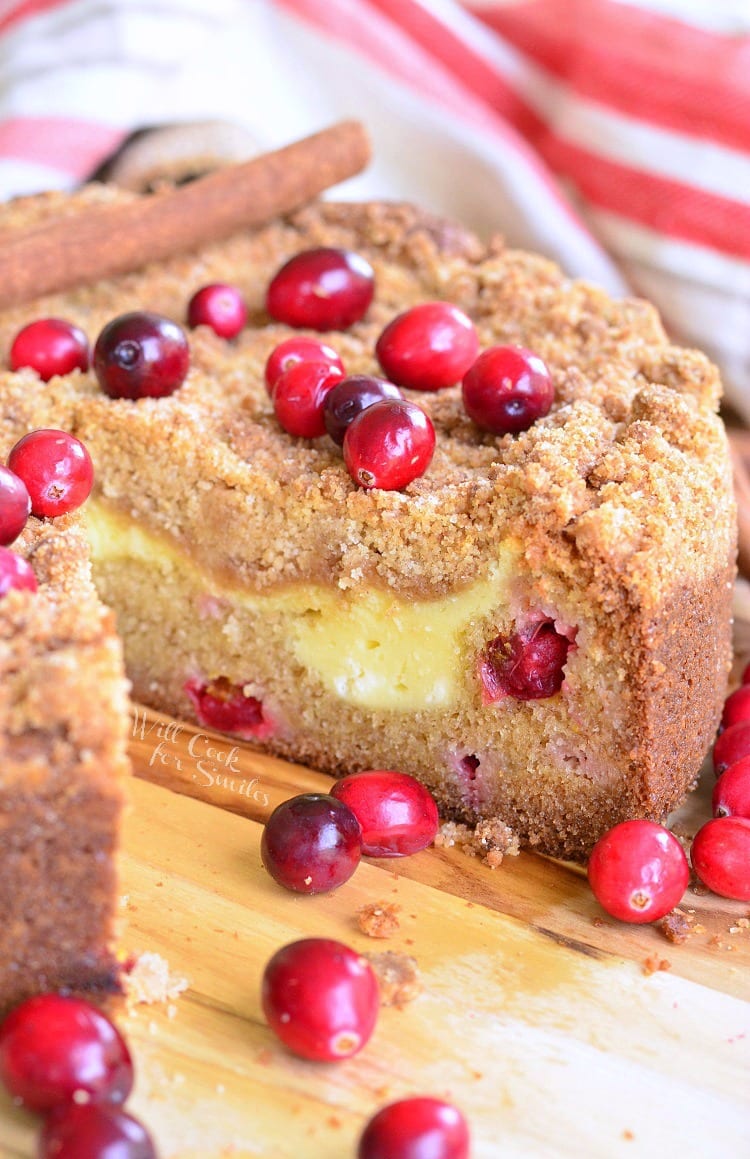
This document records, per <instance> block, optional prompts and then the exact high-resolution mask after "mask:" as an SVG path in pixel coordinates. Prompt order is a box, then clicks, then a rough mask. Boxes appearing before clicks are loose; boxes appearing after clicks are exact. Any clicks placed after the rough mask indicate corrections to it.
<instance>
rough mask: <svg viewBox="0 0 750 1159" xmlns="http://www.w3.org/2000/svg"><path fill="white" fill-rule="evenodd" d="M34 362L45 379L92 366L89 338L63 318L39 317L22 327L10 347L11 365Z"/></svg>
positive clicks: (16, 367) (45, 380)
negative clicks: (90, 364)
mask: <svg viewBox="0 0 750 1159" xmlns="http://www.w3.org/2000/svg"><path fill="white" fill-rule="evenodd" d="M23 366H30V367H31V368H32V369H33V370H35V371H36V372H37V374H38V375H39V377H40V378H41V379H42V381H43V382H49V380H50V379H51V378H54V376H55V375H56V374H70V372H71V371H72V370H88V368H89V340H88V338H87V337H86V335H85V334H84V332H83V330H80V329H79V328H78V326H74V325H73V323H72V322H66V321H65V320H64V319H63V318H39V319H38V320H37V321H36V322H29V324H28V326H24V328H23V329H22V330H19V331H18V333H17V334H16V336H15V338H14V339H13V345H12V346H11V348H10V368H11V370H20V369H21V367H23Z"/></svg>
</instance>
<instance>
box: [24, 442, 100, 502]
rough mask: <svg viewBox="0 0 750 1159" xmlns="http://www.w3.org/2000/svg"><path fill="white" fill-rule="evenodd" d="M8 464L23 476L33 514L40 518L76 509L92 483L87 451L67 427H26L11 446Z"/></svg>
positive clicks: (88, 493)
mask: <svg viewBox="0 0 750 1159" xmlns="http://www.w3.org/2000/svg"><path fill="white" fill-rule="evenodd" d="M8 466H9V468H10V470H11V471H13V472H14V473H15V474H16V475H18V477H19V478H20V479H23V482H24V483H25V485H26V490H27V491H28V493H29V497H30V499H31V511H32V514H33V515H38V516H39V517H40V518H48V519H51V518H54V517H55V516H57V515H67V513H68V512H69V511H75V510H76V508H77V507H80V506H81V504H82V503H85V502H86V500H87V499H88V497H89V495H90V494H91V488H92V487H93V485H94V465H93V463H92V462H91V456H90V454H89V453H88V451H87V450H86V447H85V446H84V445H83V443H82V442H81V440H80V439H77V438H75V436H74V435H69V434H68V433H67V432H66V431H56V430H46V429H42V430H38V431H29V433H28V434H27V435H24V436H23V438H22V439H19V440H18V442H17V443H16V444H15V446H14V447H12V449H11V452H10V454H9V455H8Z"/></svg>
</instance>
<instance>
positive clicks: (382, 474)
mask: <svg viewBox="0 0 750 1159" xmlns="http://www.w3.org/2000/svg"><path fill="white" fill-rule="evenodd" d="M434 451H435V428H434V427H433V425H432V421H431V419H430V418H429V416H428V415H426V414H425V412H424V411H423V410H422V408H421V407H418V406H417V405H416V403H413V402H407V401H406V399H390V398H386V399H383V401H382V402H376V403H374V404H373V405H372V406H368V407H367V408H366V410H363V411H361V412H360V413H359V414H358V415H357V417H356V418H355V419H353V421H352V422H351V423H350V424H349V427H348V428H347V431H346V434H345V435H344V462H345V463H346V469H347V471H348V472H349V474H350V475H351V477H352V479H353V480H354V482H355V483H359V485H360V486H361V487H380V488H382V489H383V490H384V491H399V490H400V489H401V488H402V487H406V486H407V484H409V483H411V482H412V480H413V479H418V478H419V476H420V475H424V473H425V471H426V470H427V468H428V467H429V465H430V463H431V462H432V456H433V453H434Z"/></svg>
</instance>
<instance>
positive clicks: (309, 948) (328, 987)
mask: <svg viewBox="0 0 750 1159" xmlns="http://www.w3.org/2000/svg"><path fill="white" fill-rule="evenodd" d="M262 1002H263V1012H264V1014H265V1016H266V1018H267V1019H268V1025H269V1026H270V1027H271V1029H272V1030H273V1031H274V1032H275V1033H276V1034H277V1035H278V1037H279V1038H280V1039H281V1041H282V1042H283V1043H284V1045H285V1046H287V1047H288V1048H289V1050H291V1051H293V1052H294V1053H295V1054H298V1055H301V1057H302V1058H309V1059H314V1060H316V1061H319V1062H335V1061H336V1060H338V1059H342V1058H351V1056H352V1055H353V1054H356V1053H357V1051H359V1050H361V1049H362V1047H363V1046H365V1044H366V1043H367V1041H368V1040H369V1038H370V1036H371V1034H372V1032H373V1030H374V1029H375V1023H376V1021H377V1017H378V1009H379V1006H380V996H379V992H378V983H377V979H376V977H375V974H374V973H373V970H372V967H371V966H370V964H369V962H368V961H367V960H366V959H365V958H362V957H361V956H360V955H359V954H356V953H355V952H354V950H350V949H349V947H348V946H345V945H343V944H342V943H341V942H335V941H333V940H332V939H331V938H303V939H302V940H301V941H298V942H292V943H290V944H289V945H288V946H283V947H282V948H281V949H280V950H277V952H276V953H275V954H274V956H273V957H272V958H271V960H270V962H269V963H268V965H267V966H266V968H265V971H264V973H263V988H262Z"/></svg>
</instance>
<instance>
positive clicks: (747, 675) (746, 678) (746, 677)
mask: <svg viewBox="0 0 750 1159" xmlns="http://www.w3.org/2000/svg"><path fill="white" fill-rule="evenodd" d="M742 683H743V684H750V663H748V664H746V665H745V667H744V668H743V669H742Z"/></svg>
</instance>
